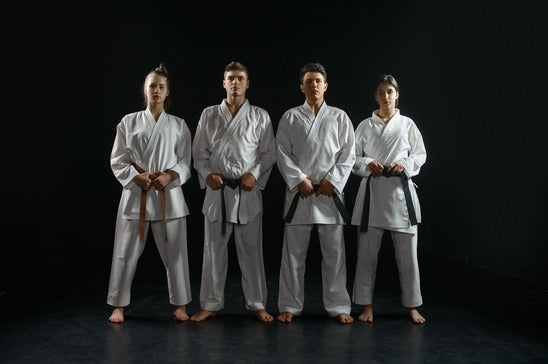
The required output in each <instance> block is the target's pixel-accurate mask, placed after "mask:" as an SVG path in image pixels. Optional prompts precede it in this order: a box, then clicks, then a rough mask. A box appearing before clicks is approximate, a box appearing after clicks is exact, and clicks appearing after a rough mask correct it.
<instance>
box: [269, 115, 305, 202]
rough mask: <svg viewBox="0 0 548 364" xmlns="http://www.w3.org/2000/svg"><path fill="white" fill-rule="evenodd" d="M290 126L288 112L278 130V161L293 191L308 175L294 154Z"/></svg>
mask: <svg viewBox="0 0 548 364" xmlns="http://www.w3.org/2000/svg"><path fill="white" fill-rule="evenodd" d="M289 128H290V122H289V116H288V113H287V112H286V113H285V114H284V115H283V116H282V118H281V119H280V123H279V125H278V131H277V132H276V150H277V153H276V162H277V165H278V168H279V170H280V173H281V175H282V177H283V178H284V180H285V183H286V184H287V188H288V189H289V190H290V191H293V190H294V189H295V188H297V186H298V185H299V183H301V181H303V180H304V179H305V178H307V175H306V174H304V173H303V171H302V170H301V169H300V168H299V165H298V158H297V157H296V156H295V155H294V154H293V148H292V145H291V139H290V137H289V135H290V130H289ZM302 142H303V143H304V140H303V141H302Z"/></svg>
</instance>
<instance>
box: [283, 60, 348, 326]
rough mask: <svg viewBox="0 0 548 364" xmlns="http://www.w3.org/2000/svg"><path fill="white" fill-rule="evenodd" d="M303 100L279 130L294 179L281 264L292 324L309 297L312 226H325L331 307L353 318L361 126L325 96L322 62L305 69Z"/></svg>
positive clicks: (288, 177) (342, 317)
mask: <svg viewBox="0 0 548 364" xmlns="http://www.w3.org/2000/svg"><path fill="white" fill-rule="evenodd" d="M300 89H301V92H302V93H303V94H304V95H305V102H304V104H303V105H301V106H298V107H294V108H292V109H290V110H288V111H287V112H286V113H285V114H284V115H283V116H282V118H281V120H280V123H279V125H278V132H277V134H276V144H277V149H278V153H277V164H278V168H279V169H280V172H281V174H282V176H283V178H284V180H285V182H286V186H287V187H286V193H285V209H284V214H285V228H284V242H283V248H282V262H281V268H280V289H279V296H278V309H279V311H280V314H279V315H278V317H277V319H278V321H280V322H284V323H290V322H292V321H293V317H294V316H297V315H300V314H301V312H302V310H303V304H304V273H305V262H306V253H307V250H308V245H309V243H310V233H311V231H312V228H313V227H314V226H316V227H317V229H318V235H319V240H320V247H321V252H322V288H323V303H324V308H325V310H326V311H327V313H328V314H329V315H330V316H331V317H336V318H337V320H338V321H339V322H341V323H343V324H347V323H351V322H352V321H353V318H352V317H351V316H350V308H351V307H350V305H351V302H350V296H349V295H348V291H347V289H346V254H345V249H344V231H343V228H344V224H345V219H349V218H350V216H349V215H348V216H346V214H347V212H346V210H345V209H344V205H343V200H344V195H343V189H344V186H345V184H346V181H347V180H348V177H349V176H350V173H351V171H352V166H353V165H354V159H355V155H354V128H353V126H352V122H351V121H350V118H349V117H348V115H347V114H346V113H345V112H344V111H343V110H341V109H339V108H336V107H333V106H329V105H327V104H326V103H325V101H324V93H325V91H326V90H327V72H326V71H325V68H324V67H323V66H322V65H321V64H319V63H309V64H306V65H305V66H303V67H302V68H301V71H300Z"/></svg>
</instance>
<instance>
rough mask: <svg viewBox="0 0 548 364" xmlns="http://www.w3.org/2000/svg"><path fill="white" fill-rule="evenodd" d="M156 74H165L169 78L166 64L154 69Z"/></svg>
mask: <svg viewBox="0 0 548 364" xmlns="http://www.w3.org/2000/svg"><path fill="white" fill-rule="evenodd" d="M154 71H155V72H159V73H163V74H165V75H166V76H167V68H166V66H165V64H164V63H160V65H159V66H158V67H156V68H155V69H154Z"/></svg>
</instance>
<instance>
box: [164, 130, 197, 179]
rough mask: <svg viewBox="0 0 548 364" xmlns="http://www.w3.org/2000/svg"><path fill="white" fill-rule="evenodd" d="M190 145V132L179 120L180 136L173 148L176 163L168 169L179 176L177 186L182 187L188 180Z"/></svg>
mask: <svg viewBox="0 0 548 364" xmlns="http://www.w3.org/2000/svg"><path fill="white" fill-rule="evenodd" d="M191 145H192V136H191V135H190V130H189V129H188V126H187V125H186V123H185V122H184V120H181V130H180V136H179V139H178V140H177V144H176V146H175V154H177V163H176V164H175V165H174V166H172V167H170V168H168V169H169V170H172V171H175V172H177V173H178V174H179V182H178V183H179V185H183V184H184V183H185V182H186V181H188V180H189V179H190V172H191V171H190V163H191ZM174 182H175V181H174Z"/></svg>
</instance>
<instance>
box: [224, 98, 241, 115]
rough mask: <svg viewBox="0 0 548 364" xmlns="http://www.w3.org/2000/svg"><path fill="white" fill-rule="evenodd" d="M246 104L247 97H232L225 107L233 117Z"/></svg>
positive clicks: (226, 101) (227, 100)
mask: <svg viewBox="0 0 548 364" xmlns="http://www.w3.org/2000/svg"><path fill="white" fill-rule="evenodd" d="M244 103H245V96H230V95H228V96H227V97H226V99H225V105H226V107H228V110H230V113H231V114H232V117H234V116H236V114H237V113H238V111H239V110H240V108H241V107H242V105H243V104H244Z"/></svg>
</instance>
